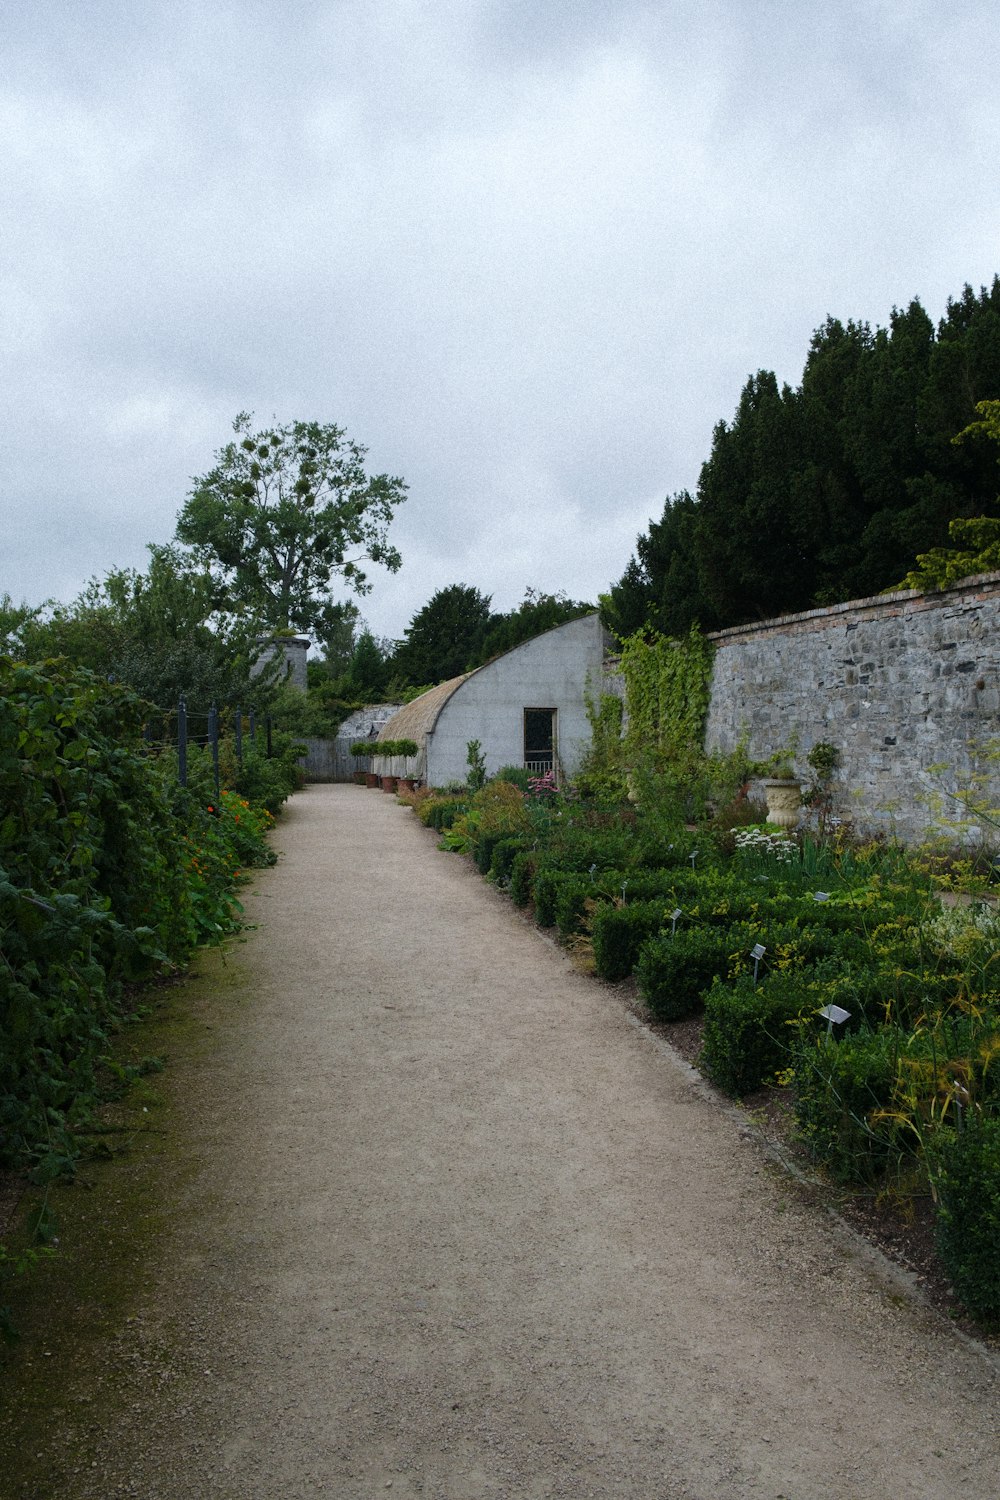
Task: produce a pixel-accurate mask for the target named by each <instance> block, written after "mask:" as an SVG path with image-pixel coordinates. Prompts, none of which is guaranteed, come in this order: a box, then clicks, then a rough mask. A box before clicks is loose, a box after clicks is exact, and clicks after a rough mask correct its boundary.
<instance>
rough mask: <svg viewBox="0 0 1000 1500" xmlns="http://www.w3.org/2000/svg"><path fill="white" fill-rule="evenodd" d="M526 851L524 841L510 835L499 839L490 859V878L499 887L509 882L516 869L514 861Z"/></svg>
mask: <svg viewBox="0 0 1000 1500" xmlns="http://www.w3.org/2000/svg"><path fill="white" fill-rule="evenodd" d="M523 849H524V839H523V838H518V837H516V836H515V835H511V834H508V835H507V836H506V837H505V838H501V839H499V840H498V841H497V842H496V843H495V844H494V846H493V853H492V855H491V857H490V867H489V871H488V874H489V877H490V879H491V880H493V881H495V882H496V883H497V884H498V885H499V884H501V883H503V882H509V881H510V879H511V874H512V871H513V868H514V860H515V859H516V858H517V856H518V855H519V854H520V853H522V851H523Z"/></svg>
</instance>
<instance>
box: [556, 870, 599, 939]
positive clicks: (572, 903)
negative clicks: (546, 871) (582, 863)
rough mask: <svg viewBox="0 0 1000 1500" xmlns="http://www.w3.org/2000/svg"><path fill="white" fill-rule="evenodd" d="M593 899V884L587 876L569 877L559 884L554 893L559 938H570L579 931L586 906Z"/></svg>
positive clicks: (583, 919) (582, 923)
mask: <svg viewBox="0 0 1000 1500" xmlns="http://www.w3.org/2000/svg"><path fill="white" fill-rule="evenodd" d="M594 897H595V887H594V882H593V881H592V880H591V879H590V878H589V876H582V875H570V876H568V877H567V878H566V879H565V880H563V881H562V882H561V883H560V885H559V888H558V891H557V893H556V927H557V928H558V929H559V936H560V937H563V938H568V937H572V936H573V934H574V933H575V932H579V931H580V930H581V928H582V927H583V925H584V921H585V917H586V910H587V904H588V902H591V901H593V900H594Z"/></svg>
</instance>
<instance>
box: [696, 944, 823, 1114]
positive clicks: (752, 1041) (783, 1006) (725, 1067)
mask: <svg viewBox="0 0 1000 1500" xmlns="http://www.w3.org/2000/svg"><path fill="white" fill-rule="evenodd" d="M815 1009H816V997H815V994H814V993H813V992H812V991H811V990H810V988H809V984H808V980H807V976H806V975H805V974H804V973H802V972H798V973H795V972H792V973H784V972H780V973H777V974H771V975H769V976H768V977H767V978H766V979H765V980H763V981H762V982H761V983H759V984H758V985H756V986H754V982H753V978H752V976H751V975H749V974H743V975H741V976H740V978H739V979H737V980H734V981H733V982H732V983H727V982H726V981H724V980H721V979H717V980H716V982H715V984H713V986H712V988H711V989H710V990H709V992H708V994H707V995H706V996H705V1030H704V1033H703V1036H702V1051H701V1058H700V1061H701V1063H702V1065H703V1066H704V1068H705V1071H706V1072H707V1073H708V1074H709V1076H710V1077H711V1078H712V1079H713V1080H714V1081H715V1082H716V1083H717V1084H718V1085H719V1087H720V1088H721V1089H724V1090H725V1092H726V1093H727V1094H733V1095H734V1096H736V1097H737V1098H739V1097H741V1096H742V1095H744V1094H750V1093H753V1091H754V1090H755V1089H759V1088H761V1087H762V1085H763V1084H765V1083H771V1082H773V1081H774V1077H775V1074H776V1073H777V1072H778V1071H779V1070H780V1069H782V1068H784V1067H787V1065H788V1062H789V1057H790V1053H791V1050H792V1047H793V1045H794V1042H795V1040H796V1037H797V1032H796V1031H795V1030H794V1029H793V1027H792V1026H791V1025H790V1023H791V1022H794V1021H796V1020H797V1019H798V1018H799V1017H800V1016H801V1015H803V1014H804V1013H808V1012H809V1011H812V1010H815Z"/></svg>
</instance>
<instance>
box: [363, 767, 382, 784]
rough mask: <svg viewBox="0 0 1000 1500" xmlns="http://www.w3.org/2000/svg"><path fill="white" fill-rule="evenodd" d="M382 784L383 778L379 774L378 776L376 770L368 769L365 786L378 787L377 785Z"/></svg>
mask: <svg viewBox="0 0 1000 1500" xmlns="http://www.w3.org/2000/svg"><path fill="white" fill-rule="evenodd" d="M381 785H382V781H381V778H380V777H378V776H376V775H375V772H374V771H366V772H365V786H370V787H377V786H381Z"/></svg>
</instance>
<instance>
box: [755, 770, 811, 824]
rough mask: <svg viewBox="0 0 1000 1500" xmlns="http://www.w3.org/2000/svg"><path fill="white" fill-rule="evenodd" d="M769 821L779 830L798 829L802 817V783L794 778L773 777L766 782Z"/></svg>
mask: <svg viewBox="0 0 1000 1500" xmlns="http://www.w3.org/2000/svg"><path fill="white" fill-rule="evenodd" d="M764 796H765V797H766V798H767V821H768V822H769V823H776V824H777V826H778V827H779V828H787V829H789V830H791V829H793V828H798V826H799V820H800V819H801V817H802V783H801V782H799V781H796V779H795V778H794V777H786V776H772V777H769V778H768V780H767V781H765V782H764Z"/></svg>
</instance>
